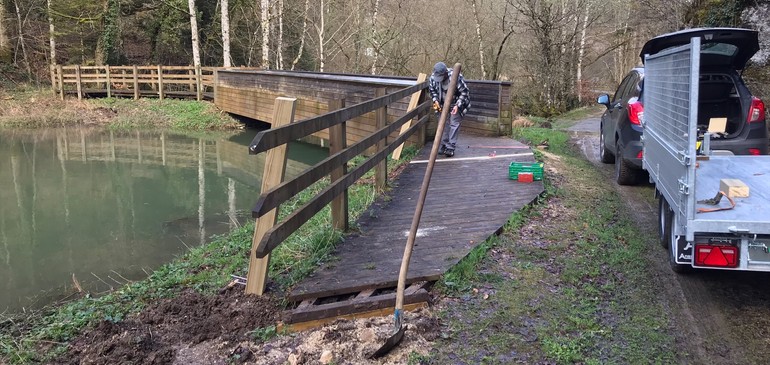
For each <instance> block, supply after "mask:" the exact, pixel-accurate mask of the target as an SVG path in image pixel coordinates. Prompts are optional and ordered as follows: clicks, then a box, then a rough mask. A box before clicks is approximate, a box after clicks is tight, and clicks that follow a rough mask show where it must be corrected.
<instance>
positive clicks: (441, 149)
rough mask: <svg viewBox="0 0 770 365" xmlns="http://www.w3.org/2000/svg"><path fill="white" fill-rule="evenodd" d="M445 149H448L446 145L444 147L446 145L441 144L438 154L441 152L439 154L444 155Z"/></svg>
mask: <svg viewBox="0 0 770 365" xmlns="http://www.w3.org/2000/svg"><path fill="white" fill-rule="evenodd" d="M445 151H446V148H445V147H444V145H443V144H442V145H441V146H440V147H439V148H438V154H439V155H443V154H444V152H445Z"/></svg>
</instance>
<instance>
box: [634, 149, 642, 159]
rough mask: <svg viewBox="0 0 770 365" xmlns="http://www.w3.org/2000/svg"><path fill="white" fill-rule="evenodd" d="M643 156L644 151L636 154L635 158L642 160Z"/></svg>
mask: <svg viewBox="0 0 770 365" xmlns="http://www.w3.org/2000/svg"><path fill="white" fill-rule="evenodd" d="M642 156H644V150H642V151H639V153H637V154H636V158H642Z"/></svg>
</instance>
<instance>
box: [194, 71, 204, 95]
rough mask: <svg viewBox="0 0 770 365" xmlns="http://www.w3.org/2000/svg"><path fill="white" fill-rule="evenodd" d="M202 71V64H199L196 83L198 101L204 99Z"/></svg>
mask: <svg viewBox="0 0 770 365" xmlns="http://www.w3.org/2000/svg"><path fill="white" fill-rule="evenodd" d="M202 77H203V76H202V72H201V66H200V65H197V66H195V85H196V89H197V90H196V94H195V97H196V98H197V100H198V101H201V100H203V80H202Z"/></svg>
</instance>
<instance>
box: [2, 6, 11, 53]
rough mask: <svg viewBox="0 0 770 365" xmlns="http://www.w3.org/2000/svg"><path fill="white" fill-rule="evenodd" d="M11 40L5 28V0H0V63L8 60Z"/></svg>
mask: <svg viewBox="0 0 770 365" xmlns="http://www.w3.org/2000/svg"><path fill="white" fill-rule="evenodd" d="M10 60H11V42H10V40H9V39H8V30H7V29H5V0H0V63H5V62H10Z"/></svg>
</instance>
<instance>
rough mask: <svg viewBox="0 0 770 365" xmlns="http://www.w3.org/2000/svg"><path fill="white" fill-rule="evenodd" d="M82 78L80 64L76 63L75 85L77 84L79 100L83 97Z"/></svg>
mask: <svg viewBox="0 0 770 365" xmlns="http://www.w3.org/2000/svg"><path fill="white" fill-rule="evenodd" d="M82 81H83V80H82V79H81V78H80V65H75V85H76V86H77V90H78V100H82V99H83V85H82V84H81V83H82Z"/></svg>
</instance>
